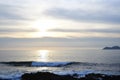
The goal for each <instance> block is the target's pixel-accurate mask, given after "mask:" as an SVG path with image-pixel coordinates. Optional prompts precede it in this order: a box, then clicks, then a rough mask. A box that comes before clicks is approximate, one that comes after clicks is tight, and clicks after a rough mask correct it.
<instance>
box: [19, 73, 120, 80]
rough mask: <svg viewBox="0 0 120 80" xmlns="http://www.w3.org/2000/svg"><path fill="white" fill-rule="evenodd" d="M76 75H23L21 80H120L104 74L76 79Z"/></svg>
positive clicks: (116, 76)
mask: <svg viewBox="0 0 120 80" xmlns="http://www.w3.org/2000/svg"><path fill="white" fill-rule="evenodd" d="M76 77H77V74H74V75H73V76H71V75H57V74H53V73H50V72H37V73H25V74H23V75H22V77H21V80H120V75H105V74H94V73H91V74H87V75H86V76H85V77H82V78H76Z"/></svg>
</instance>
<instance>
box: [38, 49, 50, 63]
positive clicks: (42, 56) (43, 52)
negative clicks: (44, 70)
mask: <svg viewBox="0 0 120 80" xmlns="http://www.w3.org/2000/svg"><path fill="white" fill-rule="evenodd" d="M37 52H38V56H39V59H38V60H39V61H44V62H46V61H48V55H49V50H39V51H37Z"/></svg>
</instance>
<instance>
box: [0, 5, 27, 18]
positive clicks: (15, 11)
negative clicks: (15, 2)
mask: <svg viewBox="0 0 120 80" xmlns="http://www.w3.org/2000/svg"><path fill="white" fill-rule="evenodd" d="M21 9H22V8H20V7H18V6H12V5H6V4H0V20H6V19H7V20H26V19H28V18H26V17H24V16H22V15H20V14H21V12H20V11H21Z"/></svg>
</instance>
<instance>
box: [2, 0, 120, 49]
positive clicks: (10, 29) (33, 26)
mask: <svg viewBox="0 0 120 80" xmlns="http://www.w3.org/2000/svg"><path fill="white" fill-rule="evenodd" d="M119 3H120V0H109V1H108V0H0V40H1V41H0V44H1V45H6V43H9V40H12V41H14V42H15V43H14V42H13V43H12V44H11V43H9V44H10V45H14V47H15V45H16V46H17V45H19V46H22V47H23V46H25V45H21V43H23V44H24V43H26V42H28V44H30V45H31V46H34V47H35V45H37V44H39V46H40V47H43V46H44V45H46V44H45V43H44V42H47V43H48V45H46V47H47V46H51V47H52V46H54V47H55V46H66V45H67V43H66V45H65V42H66V40H67V41H68V42H69V43H68V44H69V46H73V47H74V46H80V47H82V46H87V45H92V44H93V43H94V42H95V45H94V46H101V45H104V44H105V45H114V44H118V45H120V14H119V13H120V5H119ZM24 38H26V39H24ZM18 39H19V40H18ZM43 39H44V40H43ZM51 39H52V40H53V41H51ZM56 39H57V40H56ZM59 39H60V40H61V39H62V41H60V40H59ZM36 40H37V42H36V43H35V41H36ZM41 40H42V41H41ZM54 40H55V41H54ZM39 41H41V42H43V43H41V42H39ZM60 42H62V44H59V43H60ZM76 42H79V45H78V44H76ZM26 44H27V43H26ZM40 44H41V45H40ZM10 45H9V46H10ZM30 45H29V46H30ZM27 47H28V46H27ZM1 48H2V47H1Z"/></svg>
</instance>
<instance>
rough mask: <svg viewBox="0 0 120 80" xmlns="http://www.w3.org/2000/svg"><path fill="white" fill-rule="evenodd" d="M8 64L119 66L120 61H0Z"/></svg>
mask: <svg viewBox="0 0 120 80" xmlns="http://www.w3.org/2000/svg"><path fill="white" fill-rule="evenodd" d="M0 63H1V64H6V65H10V66H26V67H64V66H70V65H71V66H74V65H79V66H120V63H114V64H105V63H88V62H37V61H18V62H14V61H13V62H0Z"/></svg>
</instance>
